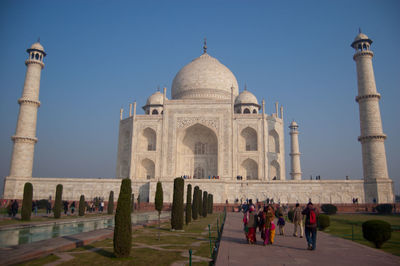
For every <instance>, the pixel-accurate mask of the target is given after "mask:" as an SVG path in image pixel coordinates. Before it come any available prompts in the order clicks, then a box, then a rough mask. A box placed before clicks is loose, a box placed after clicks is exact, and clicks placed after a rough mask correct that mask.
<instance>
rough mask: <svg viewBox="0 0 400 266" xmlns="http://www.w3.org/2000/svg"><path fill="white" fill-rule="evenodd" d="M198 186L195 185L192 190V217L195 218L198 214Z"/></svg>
mask: <svg viewBox="0 0 400 266" xmlns="http://www.w3.org/2000/svg"><path fill="white" fill-rule="evenodd" d="M198 204H199V187H198V186H195V187H194V191H193V203H192V218H193V220H197V218H198V215H199V207H198V206H199V205H198Z"/></svg>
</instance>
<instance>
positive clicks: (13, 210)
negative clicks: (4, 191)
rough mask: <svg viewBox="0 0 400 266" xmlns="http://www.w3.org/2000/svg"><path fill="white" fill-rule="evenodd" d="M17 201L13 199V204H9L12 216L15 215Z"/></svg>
mask: <svg viewBox="0 0 400 266" xmlns="http://www.w3.org/2000/svg"><path fill="white" fill-rule="evenodd" d="M18 207H19V206H18V201H17V200H14V202H13V204H12V205H11V212H12V217H15V215H17V213H18Z"/></svg>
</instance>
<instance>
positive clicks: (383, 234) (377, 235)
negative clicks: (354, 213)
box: [362, 220, 392, 248]
mask: <svg viewBox="0 0 400 266" xmlns="http://www.w3.org/2000/svg"><path fill="white" fill-rule="evenodd" d="M362 231H363V236H364V238H365V239H366V240H368V241H370V242H372V243H374V244H375V247H376V248H381V247H382V245H383V243H385V242H386V241H388V240H389V239H390V237H391V236H392V228H391V226H390V224H389V223H388V222H385V221H381V220H369V221H366V222H364V223H363V224H362Z"/></svg>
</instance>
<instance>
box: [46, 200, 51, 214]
mask: <svg viewBox="0 0 400 266" xmlns="http://www.w3.org/2000/svg"><path fill="white" fill-rule="evenodd" d="M50 213H51V202H50V200H48V201H47V203H46V214H50Z"/></svg>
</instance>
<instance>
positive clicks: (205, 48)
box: [203, 38, 207, 54]
mask: <svg viewBox="0 0 400 266" xmlns="http://www.w3.org/2000/svg"><path fill="white" fill-rule="evenodd" d="M206 53H207V38H204V45H203V54H206Z"/></svg>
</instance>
